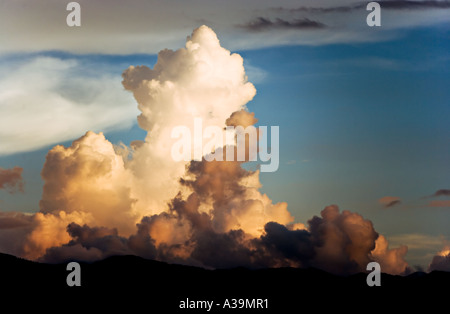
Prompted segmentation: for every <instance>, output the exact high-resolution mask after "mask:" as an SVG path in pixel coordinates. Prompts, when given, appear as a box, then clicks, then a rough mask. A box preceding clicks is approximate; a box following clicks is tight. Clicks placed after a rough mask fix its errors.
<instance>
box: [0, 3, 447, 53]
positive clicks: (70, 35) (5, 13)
mask: <svg viewBox="0 0 450 314" xmlns="http://www.w3.org/2000/svg"><path fill="white" fill-rule="evenodd" d="M78 2H79V3H80V6H81V12H82V13H81V18H82V26H81V27H79V28H77V29H76V30H74V29H73V28H70V27H68V26H67V25H66V24H65V15H66V14H67V11H66V10H65V9H66V8H65V5H66V3H62V2H61V1H58V0H48V1H45V5H43V0H36V1H32V2H29V1H25V0H16V1H11V3H9V5H8V6H7V7H4V8H3V7H2V10H1V11H0V21H1V27H0V38H2V40H3V41H4V44H2V45H0V54H2V53H11V52H16V51H21V52H30V51H33V52H36V51H46V50H64V51H70V52H73V53H107V54H130V53H157V52H158V51H159V47H161V46H164V47H169V48H176V47H177V45H178V44H179V41H178V39H179V38H181V37H182V36H184V32H185V29H186V27H192V28H195V27H198V26H199V21H202V23H205V24H208V25H210V26H212V27H214V28H215V29H216V30H217V31H218V32H219V33H220V34H221V38H222V40H223V42H224V43H225V44H226V45H227V46H228V47H229V48H231V49H232V50H243V49H257V48H262V47H273V46H277V45H295V44H306V45H320V44H330V43H353V42H373V41H380V40H386V39H390V38H392V37H395V36H399V34H400V33H401V32H402V30H404V29H405V28H411V27H420V26H424V25H425V26H427V25H438V24H439V23H442V22H444V23H445V22H448V21H449V20H450V14H448V13H449V12H448V10H449V9H450V2H449V1H381V2H380V4H381V7H382V10H383V18H382V23H383V32H377V33H375V32H373V29H372V28H370V27H367V25H366V20H365V18H366V16H367V11H366V8H365V6H366V5H367V3H361V2H358V1H348V0H346V1H340V4H339V6H336V4H335V1H330V0H317V1H308V2H309V3H308V2H306V1H305V2H304V5H303V6H301V7H299V5H298V1H294V0H286V1H283V7H279V8H274V2H273V0H270V1H269V0H264V1H261V0H249V1H238V0H229V1H226V2H224V1H209V0H199V1H197V5H195V6H193V5H190V4H188V3H187V2H169V1H165V2H161V3H158V5H157V6H156V5H155V4H154V3H152V2H150V1H144V0H130V1H127V4H126V5H125V4H123V3H119V2H118V3H116V4H115V5H114V6H108V7H105V5H104V4H103V3H101V2H96V1H88V0H79V1H78ZM218 12H220V14H218ZM205 17H211V18H210V19H209V18H206V19H205ZM324 25H326V27H324ZM161 29H164V32H160V31H159V30H161ZM143 30H145V31H143ZM266 31H270V32H271V36H266V34H265V33H266ZM12 33H13V34H14V36H11V34H12ZM112 34H113V35H112ZM30 38H36V39H39V40H33V39H31V40H30Z"/></svg>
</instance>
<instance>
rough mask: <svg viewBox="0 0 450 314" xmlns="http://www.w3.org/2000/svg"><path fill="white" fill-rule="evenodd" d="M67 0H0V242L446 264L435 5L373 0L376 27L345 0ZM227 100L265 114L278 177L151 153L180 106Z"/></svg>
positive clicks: (25, 246)
mask: <svg viewBox="0 0 450 314" xmlns="http://www.w3.org/2000/svg"><path fill="white" fill-rule="evenodd" d="M79 3H80V6H81V26H80V27H68V26H67V25H66V16H67V14H68V13H69V12H68V11H66V8H65V6H66V5H67V4H66V3H64V2H61V1H44V0H39V1H33V2H28V1H10V0H8V1H4V0H1V1H0V112H1V114H0V211H1V212H2V215H0V216H1V217H0V218H1V219H0V221H1V222H0V237H3V238H4V239H6V238H7V237H10V236H13V237H14V238H15V239H17V241H16V240H15V241H13V243H6V241H2V240H0V251H2V252H6V253H10V254H15V255H20V256H24V257H26V258H30V259H36V260H43V261H51V262H53V261H61V260H64V259H67V258H77V259H86V260H93V259H99V258H102V257H104V256H106V255H108V254H113V253H114V254H117V253H123V252H130V250H131V252H133V253H135V254H138V255H142V256H145V257H150V258H156V259H160V260H166V261H170V262H180V263H185V264H191V265H197V266H204V267H230V266H236V265H241V264H242V265H244V266H249V267H259V266H283V265H291V266H315V267H319V268H322V269H325V270H328V271H331V272H336V273H346V272H352V271H354V270H355V269H356V270H360V269H361V268H363V267H362V265H363V264H364V263H365V262H366V261H369V260H371V259H374V260H376V261H379V262H380V263H381V266H382V271H383V269H384V270H386V271H387V272H390V273H405V272H407V271H409V270H417V269H421V270H432V269H438V268H436V267H440V268H439V269H447V270H450V257H448V249H449V241H450V229H449V228H448V224H449V222H450V212H449V210H450V181H449V178H450V163H449V160H450V126H449V125H450V124H449V123H448V121H449V117H450V106H449V103H450V91H449V89H448V86H450V75H449V74H450V73H449V72H450V54H449V51H450V40H449V39H450V23H449V20H450V14H449V13H450V2H448V1H396V0H392V1H379V3H380V5H381V14H382V15H381V24H382V25H381V26H380V27H369V26H367V24H366V17H367V14H368V13H369V12H368V11H366V10H365V5H366V3H365V2H355V1H339V4H337V3H336V1H325V0H323V1H276V2H275V1H269V0H267V1H246V2H242V1H227V2H223V1H192V2H190V3H189V5H188V4H186V2H184V1H170V2H167V1H165V2H162V1H137V0H135V1H131V2H130V3H129V2H127V5H126V6H124V4H123V2H120V1H109V2H108V3H107V4H106V3H105V2H100V1H79ZM201 25H207V26H208V27H207V28H205V27H203V28H202V27H200V26H201ZM198 27H200V28H199V29H198ZM194 30H197V31H194ZM193 32H194V33H193ZM191 34H192V35H191ZM187 36H190V37H188V38H187ZM215 36H217V37H215ZM216 38H218V40H220V43H218V42H216ZM189 43H191V44H189ZM185 45H186V49H187V50H186V51H188V52H186V53H184V52H183V51H182V50H177V49H180V48H182V47H184V46H185ZM188 45H191V46H188ZM195 45H200V47H202V48H201V49H199V52H198V53H197V52H195V49H194V48H192V47H193V46H195ZM189 47H190V48H189ZM166 48H168V49H172V50H174V51H178V52H177V53H171V52H167V51H166V53H164V52H161V53H160V54H159V56H158V52H159V51H163V50H164V49H166ZM189 49H191V50H189ZM202 49H203V50H202ZM227 51H231V53H235V54H238V55H240V56H241V57H242V59H239V58H234V57H232V56H233V55H231V56H230V55H229V52H228V54H227ZM192 60H195V62H194V63H191V62H193V61H192ZM199 60H201V62H206V64H208V66H211V67H212V68H213V69H214V70H211V73H212V74H204V73H206V72H202V71H203V68H201V67H200V66H198V64H199V63H198V62H199ZM240 62H241V63H243V68H242V67H241V65H240ZM140 65H145V66H146V67H148V68H140V67H137V66H140ZM187 65H189V66H187ZM130 66H135V67H134V68H129V67H130ZM148 69H154V70H148ZM244 70H245V73H244ZM124 71H125V72H124ZM208 73H210V72H208ZM208 75H211V77H209V79H208V80H209V81H210V82H207V81H205V80H204V79H203V77H207V76H208ZM244 75H246V76H247V77H248V81H247V80H245V79H244V80H243V79H242V77H244ZM151 80H153V81H154V85H151V84H150V83H148V82H149V81H151ZM167 81H169V82H173V84H174V86H175V87H173V86H172V87H171V85H170V84H168V83H167ZM249 83H252V84H253V85H251V84H249ZM146 84H150V85H148V86H147V85H146ZM218 95H221V96H220V97H219V96H218ZM179 103H182V104H183V106H184V107H182V108H180V107H178V106H179ZM138 104H139V106H138ZM242 109H243V110H244V111H248V112H253V113H254V114H255V117H256V118H257V119H258V122H257V123H256V126H279V128H280V135H279V140H280V152H279V156H280V165H279V168H278V170H277V171H276V172H266V173H264V172H261V173H259V172H256V173H255V172H253V171H255V170H257V167H258V166H257V165H255V164H254V163H250V164H244V165H241V164H235V163H232V164H225V166H223V165H221V164H216V163H215V162H213V163H211V164H208V163H207V162H200V163H199V164H196V163H193V164H191V165H190V166H189V165H188V164H172V163H171V161H170V160H169V161H167V159H170V156H169V154H168V150H167V147H165V146H164V143H167V142H168V135H167V134H168V133H167V132H170V130H171V127H174V126H177V125H180V124H182V123H184V122H186V121H188V118H189V117H190V115H191V114H192V112H196V113H197V114H199V115H201V116H202V117H203V118H204V119H205V121H208V122H209V123H212V124H217V123H219V124H220V125H221V126H223V125H224V123H225V120H226V118H228V117H229V116H230V114H232V113H233V112H236V111H239V110H242ZM211 113H212V116H211ZM137 116H140V118H139V119H136V118H137ZM246 119H248V116H247V114H246V113H243V114H242V121H244V120H245V121H247V120H246ZM138 120H139V123H138ZM186 123H191V122H186ZM250 124H254V122H252V123H250ZM87 131H93V132H94V133H86V132H87ZM99 132H103V134H104V137H102V135H100V134H99ZM73 141H75V142H73ZM72 143H74V144H72ZM57 145H62V146H57ZM55 146H56V147H55ZM64 147H65V148H64ZM80 147H81V148H80ZM186 167H187V168H186ZM241 167H242V168H241ZM240 169H244V170H242V171H244V172H242V171H241V170H240ZM103 170H104V172H103ZM215 176H218V178H219V179H218V180H219V181H222V182H225V183H223V186H222V185H220V184H219V185H217V182H216V181H214V180H212V179H211V178H212V177H215ZM222 176H223V177H222ZM181 177H184V178H185V183H184V184H180V183H179V178H181ZM205 181H206V183H205ZM255 182H256V183H255ZM207 184H210V185H209V186H208V187H206V185H207ZM228 184H229V185H228ZM236 186H237V187H238V188H236ZM220 191H221V192H220ZM224 191H225V192H224ZM178 192H179V193H181V194H180V195H181V196H179V197H178V196H177V193H178ZM222 194H225V195H227V196H226V197H224V196H223V195H222ZM229 194H230V195H232V196H228V195H229ZM105 197H106V198H110V199H111V202H108V203H105V202H106V201H105V202H103V201H101V200H100V199H102V198H105ZM256 201H257V202H256ZM196 202H198V204H197V203H196ZM252 202H253V203H252ZM168 203H169V204H170V205H168ZM192 204H197V205H196V206H194V205H192ZM255 204H256V205H255ZM261 204H262V205H261ZM96 206H97V207H102V210H98V209H96V208H94V207H96ZM258 206H262V208H263V211H264V213H265V214H266V215H267V217H266V218H267V219H266V218H265V219H263V220H262V221H261V222H258V223H259V225H258V224H257V222H255V221H259V220H258V219H259V218H258V217H259V216H258V215H259V214H257V213H259V210H260V209H257V208H259V207H258ZM91 207H92V208H93V209H91ZM192 207H195V208H196V215H198V217H197V216H196V217H197V218H195V219H194V218H192V215H188V214H187V212H190V210H192ZM61 212H62V213H63V214H61ZM205 213H207V214H208V215H209V216H208V217H209V218H208V219H209V220H208V219H206V218H205ZM202 215H203V216H202ZM255 215H256V216H255ZM314 216H316V217H315V218H317V219H315V218H313V217H314ZM114 217H115V218H114ZM200 217H201V218H200ZM255 217H256V218H255ZM203 219H206V220H208V223H206V222H204V220H203ZM253 220H254V221H253ZM123 221H127V223H122V222H123ZM200 221H201V222H200ZM369 222H370V223H369ZM136 226H137V227H136ZM352 226H353V227H352ZM358 228H360V229H358ZM335 229H337V230H340V231H339V232H335V231H333V230H335ZM114 230H115V231H114ZM168 230H169V231H168ZM239 230H241V231H243V233H242V234H240V233H239V232H238V231H239ZM355 230H356V231H355ZM375 233H377V234H379V235H380V236H376V235H375ZM48 234H52V235H60V236H61V239H62V240H61V241H60V242H52V241H49V240H48V239H47V238H46V237H48ZM143 234H145V236H146V238H143V237H142V235H143ZM211 234H213V236H211ZM342 234H343V236H342ZM357 234H360V235H361V234H363V235H364V236H363V238H364V239H366V240H367V241H366V242H364V245H362V244H361V245H360V246H364V248H365V249H364V252H363V253H361V252H360V251H359V249H357V247H359V246H358V243H357V240H356V237H357V236H356V235H357ZM113 237H115V238H114V239H115V240H114V241H115V242H114V241H113V243H110V242H107V244H105V243H106V242H104V241H106V240H105V239H106V238H107V239H108V241H112V240H111V239H112V238H113ZM207 237H209V238H211V239H216V242H213V241H212V240H211V241H210V242H208V241H206V240H205V239H206V238H207ZM322 237H323V238H322ZM91 238H93V239H96V240H95V241H94V240H93V239H91ZM116 238H117V239H116ZM100 240H102V241H100ZM83 241H84V242H83ZM317 241H318V242H317ZM352 241H353V242H352ZM100 242H101V245H100V244H93V243H100ZM319 242H320V243H322V244H317V243H319ZM387 242H388V243H389V249H388V248H387V247H384V245H385V244H386V243H387ZM124 243H125V244H124ZM144 243H145V245H149V244H148V243H151V245H150V246H149V247H146V246H145V245H144ZM186 243H188V244H186ZM283 243H284V245H283ZM286 243H288V244H291V245H292V248H290V249H285V246H287V245H286ZM324 243H325V244H324ZM349 243H350V244H349ZM352 243H353V244H352ZM119 244H120V245H119ZM352 245H354V246H352ZM375 245H376V248H375V247H374V246H375ZM215 246H216V247H220V246H223V247H227V248H228V249H230V250H231V251H232V252H234V253H233V254H230V255H229V256H231V257H229V260H228V259H225V261H224V259H223V258H222V260H221V261H220V259H218V260H213V259H212V258H210V257H208V256H207V254H206V253H207V252H210V251H211V250H212V249H213V248H214V247H215ZM406 247H407V249H405V248H406ZM144 248H145V249H144ZM340 249H342V251H345V252H347V253H348V252H350V253H348V254H347V253H346V254H347V255H348V256H347V255H346V256H341V255H342V254H341V253H342V252H340V251H339V250H340ZM224 251H225V252H226V251H227V250H225V249H224ZM335 251H339V252H340V253H336V252H335ZM149 252H150V253H149ZM236 252H237V253H236ZM311 252H314V253H311ZM445 252H447V254H446V253H445ZM344 255H345V254H344ZM268 256H272V257H273V256H276V259H275V260H276V261H277V263H275V264H268V263H266V260H267V259H268ZM326 260H331V261H335V263H334V264H333V263H332V262H325V261H326ZM355 263H356V264H357V266H358V267H359V268H358V267H356V268H355V267H354V264H355ZM433 265H434V266H433ZM436 265H439V266H436Z"/></svg>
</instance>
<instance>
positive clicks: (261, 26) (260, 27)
mask: <svg viewBox="0 0 450 314" xmlns="http://www.w3.org/2000/svg"><path fill="white" fill-rule="evenodd" d="M238 26H239V27H241V28H244V29H247V30H249V31H255V32H259V31H266V30H271V29H304V30H308V29H321V28H324V27H325V24H323V23H320V22H317V21H313V20H310V19H307V18H302V19H295V20H292V21H288V20H284V19H282V18H275V19H274V20H271V19H269V18H265V17H257V18H256V19H254V20H252V21H250V22H248V23H246V24H241V25H238Z"/></svg>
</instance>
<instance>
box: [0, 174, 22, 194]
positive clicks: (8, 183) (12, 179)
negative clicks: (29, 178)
mask: <svg viewBox="0 0 450 314" xmlns="http://www.w3.org/2000/svg"><path fill="white" fill-rule="evenodd" d="M22 172H23V168H21V167H14V168H11V169H3V168H1V167H0V190H2V189H3V190H6V191H8V192H9V193H11V194H12V193H15V192H17V191H19V192H23V186H24V182H23V179H22Z"/></svg>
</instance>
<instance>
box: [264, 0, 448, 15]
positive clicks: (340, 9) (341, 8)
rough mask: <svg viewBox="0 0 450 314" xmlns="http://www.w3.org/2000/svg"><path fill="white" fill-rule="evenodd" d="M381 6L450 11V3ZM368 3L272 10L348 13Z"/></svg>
mask: <svg viewBox="0 0 450 314" xmlns="http://www.w3.org/2000/svg"><path fill="white" fill-rule="evenodd" d="M376 2H378V3H379V4H380V6H381V8H382V9H388V10H390V9H392V10H414V9H448V8H450V1H445V0H444V1H408V0H385V1H376ZM367 3H369V2H363V3H355V4H353V5H347V6H336V7H298V8H292V9H288V8H283V7H276V8H272V11H275V12H291V13H297V12H304V13H312V14H314V13H317V14H321V13H348V12H351V11H353V10H361V9H364V10H365V9H366V7H367Z"/></svg>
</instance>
